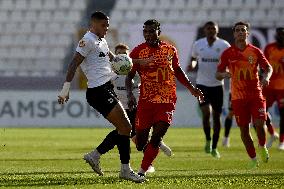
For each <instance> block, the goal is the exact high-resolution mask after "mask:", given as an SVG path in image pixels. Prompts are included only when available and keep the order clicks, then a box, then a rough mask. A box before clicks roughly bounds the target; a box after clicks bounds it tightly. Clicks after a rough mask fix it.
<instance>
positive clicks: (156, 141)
mask: <svg viewBox="0 0 284 189" xmlns="http://www.w3.org/2000/svg"><path fill="white" fill-rule="evenodd" d="M161 141H162V138H161V137H155V138H153V137H152V138H151V140H150V143H151V144H152V146H153V147H154V148H158V147H159V146H160V143H161Z"/></svg>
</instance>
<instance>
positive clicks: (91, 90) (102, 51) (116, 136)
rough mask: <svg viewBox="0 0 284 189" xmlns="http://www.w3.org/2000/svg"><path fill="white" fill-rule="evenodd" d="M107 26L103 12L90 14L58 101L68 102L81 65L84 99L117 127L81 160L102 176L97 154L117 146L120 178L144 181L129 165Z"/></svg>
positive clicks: (127, 139)
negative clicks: (73, 81) (88, 24)
mask: <svg viewBox="0 0 284 189" xmlns="http://www.w3.org/2000/svg"><path fill="white" fill-rule="evenodd" d="M108 27H109V18H108V17H107V16H106V15H105V14H104V13H103V12H94V13H93V14H92V15H91V18H90V30H89V31H88V32H87V33H86V34H85V35H84V37H83V38H82V39H81V40H80V41H79V44H78V46H77V48H76V53H75V55H74V57H73V60H72V62H71V63H70V64H69V67H68V71H67V75H66V80H65V82H64V85H63V88H62V90H61V92H60V93H59V95H58V102H59V103H60V104H64V103H65V102H67V101H68V99H69V90H70V83H71V81H72V80H73V78H74V74H75V72H76V69H77V67H78V66H81V68H82V70H83V72H84V74H85V75H86V77H87V80H88V89H87V92H86V99H87V102H88V103H89V105H90V106H92V107H93V108H94V109H96V110H97V111H98V112H100V113H101V114H102V115H103V116H104V117H105V118H106V119H107V120H108V121H109V122H110V123H112V124H113V125H114V126H115V128H116V129H115V130H113V131H111V132H110V133H109V134H108V135H107V136H106V137H105V139H104V141H103V142H102V143H101V144H100V145H99V146H98V147H97V148H96V149H94V150H93V151H91V152H90V153H88V154H86V155H85V156H84V160H85V161H86V162H87V163H89V165H90V166H91V167H92V169H93V170H94V171H95V172H96V173H97V174H99V175H103V172H102V170H101V167H100V157H101V156H102V155H103V154H105V153H106V152H108V151H109V150H110V149H112V148H114V146H115V145H116V146H117V147H118V151H119V154H120V161H121V170H120V174H119V177H120V178H123V179H127V180H131V181H134V182H143V181H145V178H143V177H140V176H139V175H138V174H136V173H135V172H134V171H133V170H132V169H131V167H130V163H129V161H130V132H131V124H130V122H129V119H128V117H127V115H126V112H125V111H124V109H123V107H122V105H121V103H120V102H119V100H118V99H117V97H116V94H115V92H114V90H113V85H112V84H111V79H112V77H114V76H115V74H114V72H113V71H112V70H111V65H110V60H112V59H113V57H114V55H113V54H112V52H111V51H110V50H109V48H108V44H107V42H106V40H105V38H104V37H105V35H106V33H107V31H108ZM83 60H85V61H84V62H83Z"/></svg>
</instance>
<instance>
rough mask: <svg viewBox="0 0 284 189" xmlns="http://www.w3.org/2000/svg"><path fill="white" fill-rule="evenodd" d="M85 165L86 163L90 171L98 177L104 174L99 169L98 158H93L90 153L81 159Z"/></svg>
mask: <svg viewBox="0 0 284 189" xmlns="http://www.w3.org/2000/svg"><path fill="white" fill-rule="evenodd" d="M83 159H84V160H85V161H86V163H88V164H89V165H90V166H91V167H92V169H93V170H94V171H95V172H96V173H97V174H98V175H100V176H103V175H104V173H103V171H102V169H101V167H100V158H99V157H95V156H92V153H88V154H85V155H84V158H83Z"/></svg>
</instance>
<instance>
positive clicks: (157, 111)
mask: <svg viewBox="0 0 284 189" xmlns="http://www.w3.org/2000/svg"><path fill="white" fill-rule="evenodd" d="M160 33H161V31H160V23H159V22H158V21H157V20H154V19H151V20H147V21H146V22H145V23H144V27H143V35H144V39H145V42H144V43H142V44H140V45H138V46H137V47H135V48H134V49H133V51H132V52H131V53H130V57H131V58H132V59H133V60H139V59H140V60H143V59H150V61H149V62H148V63H147V64H134V65H133V67H132V69H131V71H130V72H129V73H128V76H127V77H126V80H125V83H126V90H127V95H128V99H129V103H128V105H129V107H135V105H136V101H135V98H134V96H133V93H132V88H133V86H132V82H131V80H132V79H133V77H134V76H135V73H136V72H138V74H139V76H140V78H141V85H140V87H139V89H140V96H139V101H138V106H137V115H136V123H135V129H136V142H137V143H136V148H137V150H138V151H142V150H143V151H144V157H143V160H142V163H141V168H140V170H139V175H141V176H145V172H146V171H147V169H148V167H149V166H150V165H151V164H152V163H153V161H154V159H155V158H156V156H157V155H158V152H159V145H160V142H161V140H162V138H163V136H164V135H165V134H166V132H167V130H168V128H169V126H170V124H171V121H172V117H173V113H174V110H175V104H176V98H177V97H176V81H175V77H176V78H177V79H178V80H179V81H180V82H181V83H182V84H183V85H184V86H185V87H187V88H188V90H189V91H190V92H191V94H192V95H194V96H195V97H197V98H199V99H200V100H203V95H202V92H201V91H200V90H199V89H198V88H195V87H194V86H193V85H192V84H191V82H190V81H189V80H188V78H187V77H186V75H185V74H184V72H183V70H182V69H181V67H180V65H179V62H178V54H177V50H176V48H175V47H174V46H172V45H170V44H168V43H166V42H163V41H161V40H160V39H159V36H160ZM151 128H153V132H152V136H151V139H150V141H149V131H150V130H151Z"/></svg>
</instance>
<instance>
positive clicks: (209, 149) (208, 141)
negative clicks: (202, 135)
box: [204, 140, 212, 154]
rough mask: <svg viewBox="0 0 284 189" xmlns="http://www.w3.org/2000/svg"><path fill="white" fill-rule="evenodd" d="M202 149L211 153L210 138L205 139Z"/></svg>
mask: <svg viewBox="0 0 284 189" xmlns="http://www.w3.org/2000/svg"><path fill="white" fill-rule="evenodd" d="M204 150H205V152H206V153H208V154H209V153H211V151H212V146H211V140H207V141H206V144H205V147H204Z"/></svg>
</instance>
